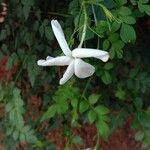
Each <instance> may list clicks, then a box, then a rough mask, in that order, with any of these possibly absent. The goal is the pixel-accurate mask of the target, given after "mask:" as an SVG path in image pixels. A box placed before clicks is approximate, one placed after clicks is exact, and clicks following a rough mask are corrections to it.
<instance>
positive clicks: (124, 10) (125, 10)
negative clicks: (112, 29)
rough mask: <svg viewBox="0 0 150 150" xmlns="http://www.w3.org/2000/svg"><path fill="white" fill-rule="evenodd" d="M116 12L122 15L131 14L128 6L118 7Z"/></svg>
mask: <svg viewBox="0 0 150 150" xmlns="http://www.w3.org/2000/svg"><path fill="white" fill-rule="evenodd" d="M118 13H119V14H120V15H123V16H128V15H130V14H131V10H130V8H128V7H125V6H122V7H120V8H119V9H118Z"/></svg>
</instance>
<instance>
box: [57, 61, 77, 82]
mask: <svg viewBox="0 0 150 150" xmlns="http://www.w3.org/2000/svg"><path fill="white" fill-rule="evenodd" d="M73 74H74V60H73V61H72V62H71V63H70V65H69V66H68V67H67V69H66V71H65V73H64V75H63V77H62V78H61V79H60V81H59V84H64V83H66V82H67V81H68V80H69V79H70V78H71V77H72V75H73Z"/></svg>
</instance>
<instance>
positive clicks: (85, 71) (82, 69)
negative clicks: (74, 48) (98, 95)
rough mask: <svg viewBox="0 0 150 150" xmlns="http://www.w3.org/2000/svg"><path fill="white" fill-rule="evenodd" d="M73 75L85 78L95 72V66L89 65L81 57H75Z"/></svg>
mask: <svg viewBox="0 0 150 150" xmlns="http://www.w3.org/2000/svg"><path fill="white" fill-rule="evenodd" d="M74 67H75V75H76V76H77V77H78V78H87V77H89V76H91V75H93V73H94V72H95V68H94V67H93V66H92V65H90V64H89V63H86V62H85V61H83V60H82V59H79V58H78V59H75V65H74Z"/></svg>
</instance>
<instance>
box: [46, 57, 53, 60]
mask: <svg viewBox="0 0 150 150" xmlns="http://www.w3.org/2000/svg"><path fill="white" fill-rule="evenodd" d="M52 58H54V57H51V56H47V57H46V60H50V59H52Z"/></svg>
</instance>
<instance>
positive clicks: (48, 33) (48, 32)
mask: <svg viewBox="0 0 150 150" xmlns="http://www.w3.org/2000/svg"><path fill="white" fill-rule="evenodd" d="M45 36H46V38H47V39H48V40H50V41H51V40H53V38H54V36H53V32H52V30H51V28H50V27H49V26H46V27H45Z"/></svg>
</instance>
